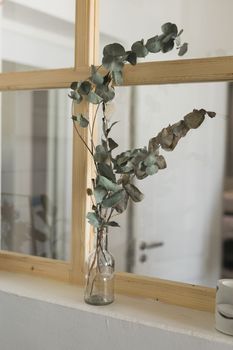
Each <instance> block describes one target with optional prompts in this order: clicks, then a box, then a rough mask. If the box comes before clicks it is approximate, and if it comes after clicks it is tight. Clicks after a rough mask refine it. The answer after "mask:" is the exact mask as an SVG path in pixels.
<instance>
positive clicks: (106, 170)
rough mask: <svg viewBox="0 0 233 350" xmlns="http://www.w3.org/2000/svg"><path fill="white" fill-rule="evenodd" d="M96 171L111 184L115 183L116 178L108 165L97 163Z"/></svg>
mask: <svg viewBox="0 0 233 350" xmlns="http://www.w3.org/2000/svg"><path fill="white" fill-rule="evenodd" d="M98 171H99V173H100V175H102V176H105V177H107V178H108V179H109V180H112V181H113V182H115V181H116V176H115V174H114V173H113V170H112V167H111V166H110V165H108V164H106V163H99V164H98Z"/></svg>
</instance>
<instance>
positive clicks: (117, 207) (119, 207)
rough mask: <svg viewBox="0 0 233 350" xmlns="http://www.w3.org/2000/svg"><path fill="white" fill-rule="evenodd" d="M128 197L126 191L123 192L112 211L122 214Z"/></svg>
mask: <svg viewBox="0 0 233 350" xmlns="http://www.w3.org/2000/svg"><path fill="white" fill-rule="evenodd" d="M128 201H129V195H128V193H127V192H126V191H124V192H123V195H122V199H121V200H120V201H119V202H118V203H117V205H115V206H114V209H115V210H116V211H117V212H118V213H119V214H121V213H123V212H124V211H125V210H126V209H127V205H128Z"/></svg>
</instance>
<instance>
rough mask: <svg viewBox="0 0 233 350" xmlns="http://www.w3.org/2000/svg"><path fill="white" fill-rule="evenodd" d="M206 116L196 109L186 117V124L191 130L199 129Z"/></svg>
mask: <svg viewBox="0 0 233 350" xmlns="http://www.w3.org/2000/svg"><path fill="white" fill-rule="evenodd" d="M204 119H205V115H204V113H203V112H202V111H199V110H197V109H194V110H193V112H191V113H188V114H187V115H186V116H185V117H184V122H185V124H186V125H187V127H188V128H189V129H197V128H198V127H199V126H200V125H201V124H202V123H203V121H204Z"/></svg>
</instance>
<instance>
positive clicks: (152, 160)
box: [144, 153, 156, 166]
mask: <svg viewBox="0 0 233 350" xmlns="http://www.w3.org/2000/svg"><path fill="white" fill-rule="evenodd" d="M155 162H156V156H155V155H154V154H153V153H150V154H149V155H148V156H147V157H146V159H145V160H144V164H145V166H151V165H153V164H155Z"/></svg>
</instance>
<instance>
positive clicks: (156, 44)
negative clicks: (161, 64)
mask: <svg viewBox="0 0 233 350" xmlns="http://www.w3.org/2000/svg"><path fill="white" fill-rule="evenodd" d="M146 48H147V50H148V51H150V52H152V53H156V52H159V51H160V50H161V49H162V43H161V41H160V40H159V39H158V35H156V36H154V37H153V38H150V39H148V40H147V43H146Z"/></svg>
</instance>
